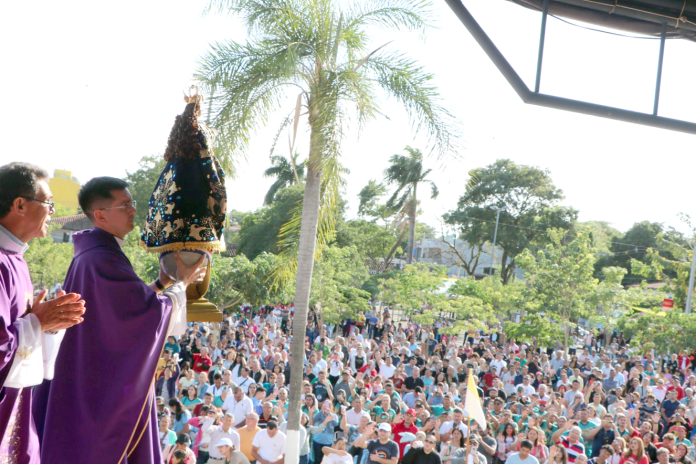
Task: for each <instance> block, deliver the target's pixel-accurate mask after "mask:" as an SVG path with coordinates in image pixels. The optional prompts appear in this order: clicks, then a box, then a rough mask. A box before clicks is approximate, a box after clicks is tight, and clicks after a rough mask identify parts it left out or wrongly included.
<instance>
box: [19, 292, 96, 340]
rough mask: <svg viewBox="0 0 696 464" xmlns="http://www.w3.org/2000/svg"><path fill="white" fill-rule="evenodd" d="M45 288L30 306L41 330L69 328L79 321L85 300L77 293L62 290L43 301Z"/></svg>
mask: <svg viewBox="0 0 696 464" xmlns="http://www.w3.org/2000/svg"><path fill="white" fill-rule="evenodd" d="M47 293H48V290H47V289H44V290H43V291H42V292H41V293H39V294H38V295H37V296H36V299H35V300H34V304H33V305H32V307H31V313H32V314H33V315H34V316H36V318H37V319H38V320H39V322H40V323H41V330H42V331H43V332H56V331H58V330H63V329H69V328H70V327H72V326H74V325H77V324H79V323H81V322H82V321H83V320H84V318H83V317H82V315H83V314H84V313H85V300H81V299H80V295H78V294H77V293H67V294H66V293H65V292H64V291H63V290H61V291H59V292H58V293H57V294H56V298H54V299H52V300H50V301H44V298H46V294H47Z"/></svg>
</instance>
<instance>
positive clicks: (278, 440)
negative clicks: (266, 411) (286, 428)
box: [251, 429, 285, 462]
mask: <svg viewBox="0 0 696 464" xmlns="http://www.w3.org/2000/svg"><path fill="white" fill-rule="evenodd" d="M251 446H256V447H258V448H259V456H261V459H263V460H264V461H271V462H275V461H277V460H279V459H280V457H281V456H282V455H284V454H285V434H284V433H283V432H281V431H280V430H279V431H278V432H276V434H275V436H274V437H273V438H271V437H270V436H268V430H266V429H263V430H260V431H259V432H258V433H257V434H256V435H255V436H254V441H252V442H251Z"/></svg>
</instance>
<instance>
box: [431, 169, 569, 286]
mask: <svg viewBox="0 0 696 464" xmlns="http://www.w3.org/2000/svg"><path fill="white" fill-rule="evenodd" d="M469 175H470V177H471V179H472V180H471V181H470V182H469V184H468V185H467V188H466V192H465V193H464V195H462V196H461V198H460V199H459V202H458V204H457V209H456V210H453V211H450V212H449V213H447V214H445V216H444V218H445V222H446V223H448V224H451V225H454V226H457V227H458V228H459V229H460V231H461V234H462V238H463V239H464V240H466V241H467V243H469V244H470V245H472V246H483V244H485V243H486V242H490V241H492V239H493V234H494V229H495V223H496V214H497V213H496V211H495V210H493V209H491V206H498V207H502V206H506V207H507V210H505V211H502V212H501V213H500V224H499V228H498V236H497V243H496V246H497V247H499V248H501V249H502V251H503V257H502V269H501V274H500V275H501V278H502V279H503V282H504V283H506V284H507V283H509V282H510V281H511V279H512V277H513V274H514V270H515V267H516V264H517V261H516V257H517V256H518V255H519V254H520V253H521V252H522V250H525V249H528V248H529V249H535V248H536V247H537V246H543V245H544V244H546V243H548V239H547V235H546V232H545V231H546V229H548V228H561V229H564V230H568V229H570V228H571V226H572V224H573V223H574V222H575V220H576V218H577V211H575V210H574V209H572V208H569V207H563V206H559V205H558V202H559V201H561V200H562V199H563V192H562V191H561V190H560V189H558V188H557V187H556V186H555V185H554V184H553V182H552V180H551V177H550V175H549V173H548V171H544V170H541V169H539V168H536V167H531V166H523V165H517V164H515V163H514V162H512V161H510V160H504V159H503V160H497V161H496V162H495V163H493V164H491V165H489V166H486V167H485V168H477V169H474V170H472V171H471V172H470V173H469Z"/></svg>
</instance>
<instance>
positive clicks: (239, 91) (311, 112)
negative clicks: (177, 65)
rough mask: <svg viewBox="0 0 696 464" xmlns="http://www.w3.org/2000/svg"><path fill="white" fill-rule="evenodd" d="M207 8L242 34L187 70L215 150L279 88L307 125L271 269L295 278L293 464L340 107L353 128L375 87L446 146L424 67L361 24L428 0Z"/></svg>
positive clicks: (260, 121)
mask: <svg viewBox="0 0 696 464" xmlns="http://www.w3.org/2000/svg"><path fill="white" fill-rule="evenodd" d="M210 9H216V10H219V11H221V12H229V13H233V14H237V15H240V16H241V17H242V19H243V20H244V22H245V24H246V27H247V29H248V33H249V35H250V39H249V41H248V42H247V43H246V44H240V43H236V42H233V41H230V42H226V43H217V44H215V45H213V47H212V50H211V51H210V52H209V53H208V54H207V55H206V56H204V57H203V58H202V59H201V61H200V66H199V70H198V73H197V77H198V79H199V81H200V82H201V83H202V85H203V87H204V88H205V89H206V90H207V91H208V94H209V95H210V94H213V93H214V95H215V97H214V99H212V100H211V105H212V106H211V107H212V114H213V118H212V121H211V122H212V125H213V126H214V127H215V128H216V129H217V131H218V133H219V136H218V142H219V143H221V144H222V145H223V146H222V150H218V151H220V152H221V153H223V154H224V155H226V156H227V157H229V158H236V156H237V155H240V154H243V153H244V152H245V150H246V149H247V148H248V144H249V140H250V137H251V134H252V133H253V132H254V131H255V130H256V129H258V128H259V127H261V126H263V125H265V124H266V122H267V120H268V117H269V116H270V115H271V114H272V113H273V112H275V111H277V110H278V109H280V107H281V104H282V102H283V101H285V99H286V97H287V96H288V93H287V92H293V94H294V95H298V94H299V95H298V97H297V100H296V101H297V104H296V106H295V107H294V108H292V109H289V110H290V111H289V112H288V117H287V118H286V120H285V123H284V127H287V126H288V125H289V124H291V123H294V124H295V127H297V123H298V120H299V118H300V116H302V115H303V114H305V115H306V116H307V124H308V125H309V134H310V138H309V140H310V141H309V151H308V153H309V157H308V160H307V171H306V176H307V177H306V181H305V195H304V200H303V204H302V206H301V207H298V208H296V209H295V211H294V212H293V213H294V216H293V218H292V219H291V220H290V222H289V223H288V224H286V226H285V227H283V229H282V230H281V242H280V245H281V246H283V247H284V249H283V251H282V255H283V256H284V257H285V258H287V264H286V265H284V266H283V267H282V268H279V270H278V272H279V273H280V272H283V273H284V274H282V276H284V277H286V278H292V279H294V280H295V316H294V319H293V327H292V329H293V334H295V336H294V337H293V340H292V354H291V359H290V361H291V366H292V370H291V377H290V405H291V406H290V410H289V417H288V439H287V443H288V448H287V453H286V462H288V463H290V464H295V463H297V462H298V461H299V448H298V443H299V423H300V394H301V390H302V380H303V370H304V369H303V368H302V366H303V361H304V340H305V337H304V336H303V334H304V333H305V330H306V327H307V312H308V304H309V295H310V285H311V281H312V272H313V268H314V259H315V256H316V253H317V251H320V250H321V247H322V246H323V245H324V244H326V243H327V241H328V240H330V239H331V238H332V237H333V232H334V230H335V214H334V212H333V209H334V208H335V207H336V205H337V202H338V199H339V193H340V192H339V189H340V186H341V185H342V179H341V174H342V173H343V172H344V171H343V169H342V167H341V165H340V161H339V157H340V153H341V150H340V148H341V142H342V140H343V138H344V135H345V134H344V130H345V122H346V121H347V119H348V114H349V112H351V113H352V112H353V111H355V113H356V114H357V117H356V118H355V119H354V121H355V122H356V123H357V127H358V129H360V128H364V127H365V125H366V124H367V123H368V122H370V121H371V120H373V119H374V118H375V117H377V116H379V115H380V114H381V113H380V107H379V102H378V99H377V89H378V88H379V89H381V90H382V91H384V92H385V93H387V94H388V95H391V96H393V97H395V98H396V100H397V101H399V102H400V103H401V104H403V105H404V107H405V108H406V110H407V112H408V114H409V116H410V117H411V120H412V122H413V125H414V128H415V129H424V130H425V132H427V134H428V135H429V136H430V140H431V142H432V145H433V147H434V148H435V147H437V148H438V149H439V152H440V153H441V154H444V153H447V152H449V151H451V150H452V149H453V148H454V142H455V141H456V136H455V134H454V130H455V128H456V123H455V122H454V119H453V118H452V117H451V115H450V114H449V113H448V112H447V111H446V110H445V109H444V108H443V107H442V106H440V104H439V102H438V100H439V96H438V93H437V90H436V89H435V87H433V85H432V75H431V74H428V73H426V72H424V70H423V69H422V68H421V67H420V66H418V65H417V64H416V63H415V62H414V61H412V60H410V59H408V58H407V57H405V56H404V55H402V54H399V53H396V52H388V51H386V48H385V45H386V44H385V45H382V46H380V47H379V48H377V49H374V50H373V51H371V52H368V48H367V47H368V39H369V37H370V36H369V34H368V32H367V29H368V27H370V26H375V27H381V28H383V29H391V30H398V31H405V30H411V31H424V30H425V29H426V28H427V27H428V26H429V24H430V18H431V17H432V11H431V9H432V1H431V0H212V1H211V5H210ZM294 92H297V93H294ZM279 132H280V131H279ZM320 199H321V201H320ZM318 231H319V232H320V233H319V234H317V232H318ZM279 275H280V274H279Z"/></svg>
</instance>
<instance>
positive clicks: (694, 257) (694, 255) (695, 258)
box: [684, 244, 696, 314]
mask: <svg viewBox="0 0 696 464" xmlns="http://www.w3.org/2000/svg"><path fill="white" fill-rule="evenodd" d="M694 275H696V244H694V248H693V251H692V252H691V273H690V274H689V292H688V293H687V294H686V308H685V309H684V312H685V313H686V314H691V302H692V300H693V297H694Z"/></svg>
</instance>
